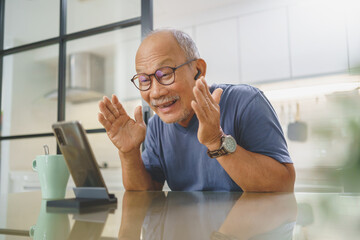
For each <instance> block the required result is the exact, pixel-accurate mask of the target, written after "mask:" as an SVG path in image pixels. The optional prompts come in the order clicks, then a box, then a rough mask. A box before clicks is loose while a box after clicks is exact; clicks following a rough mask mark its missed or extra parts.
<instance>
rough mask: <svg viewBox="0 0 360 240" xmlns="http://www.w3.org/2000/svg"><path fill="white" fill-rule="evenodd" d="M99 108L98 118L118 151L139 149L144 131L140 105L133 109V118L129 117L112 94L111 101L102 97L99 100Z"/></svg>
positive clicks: (125, 151)
mask: <svg viewBox="0 0 360 240" xmlns="http://www.w3.org/2000/svg"><path fill="white" fill-rule="evenodd" d="M99 108H100V113H99V114H98V120H99V122H100V123H101V124H102V125H103V126H104V128H105V130H106V133H107V135H108V136H109V138H110V140H111V141H112V143H113V144H114V145H115V146H116V147H117V148H118V149H119V151H121V152H122V153H127V152H130V151H132V150H134V149H139V148H140V144H141V143H142V142H143V141H144V139H145V133H146V125H145V123H144V120H143V118H142V111H141V106H138V107H137V108H136V109H135V114H134V117H135V120H134V119H132V118H130V117H129V115H128V114H127V113H126V111H125V109H124V108H123V106H122V105H121V103H120V102H119V100H118V98H117V97H116V96H115V95H112V99H111V101H110V99H109V98H107V97H104V98H103V100H102V101H100V102H99Z"/></svg>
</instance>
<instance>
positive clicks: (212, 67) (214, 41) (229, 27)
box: [195, 18, 240, 85]
mask: <svg viewBox="0 0 360 240" xmlns="http://www.w3.org/2000/svg"><path fill="white" fill-rule="evenodd" d="M236 29H237V20H236V18H233V19H229V20H222V21H218V22H214V23H208V24H204V25H198V26H196V28H195V36H196V39H195V41H196V43H197V46H198V48H199V52H200V56H201V57H202V58H203V59H205V61H206V63H207V70H206V76H207V77H206V80H207V82H208V84H209V85H211V84H212V83H232V84H237V83H240V80H239V58H238V35H237V32H236Z"/></svg>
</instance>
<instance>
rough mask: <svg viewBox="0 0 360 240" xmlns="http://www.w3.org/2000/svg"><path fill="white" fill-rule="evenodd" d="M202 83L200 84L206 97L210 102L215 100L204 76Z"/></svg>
mask: <svg viewBox="0 0 360 240" xmlns="http://www.w3.org/2000/svg"><path fill="white" fill-rule="evenodd" d="M199 82H200V84H199V87H200V89H201V91H202V92H203V94H204V96H205V98H206V99H207V100H208V101H209V102H213V101H212V100H213V99H212V97H211V93H210V88H209V86H208V85H207V83H206V81H205V78H204V77H201V79H200V81H199Z"/></svg>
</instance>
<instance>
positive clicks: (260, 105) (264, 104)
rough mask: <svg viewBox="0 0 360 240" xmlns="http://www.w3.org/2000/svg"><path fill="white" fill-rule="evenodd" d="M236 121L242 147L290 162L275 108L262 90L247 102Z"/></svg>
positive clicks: (283, 161) (280, 160)
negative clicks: (238, 124)
mask: <svg viewBox="0 0 360 240" xmlns="http://www.w3.org/2000/svg"><path fill="white" fill-rule="evenodd" d="M238 121H239V122H240V126H241V127H240V131H241V134H240V135H239V136H241V139H240V145H241V146H242V147H244V148H245V149H246V150H248V151H251V152H256V153H260V154H263V155H266V156H269V157H271V158H274V159H275V160H277V161H279V162H281V163H292V160H291V158H290V155H289V152H288V149H287V144H286V140H285V137H284V134H283V131H282V129H281V125H280V122H279V120H278V118H277V116H276V113H275V110H274V109H273V107H272V106H271V104H270V102H269V101H268V99H267V98H266V97H265V95H264V94H263V93H262V92H258V93H257V94H256V95H255V96H254V98H253V99H252V100H251V101H250V102H249V103H248V105H247V106H246V107H245V109H244V111H243V112H242V114H241V116H240V119H238Z"/></svg>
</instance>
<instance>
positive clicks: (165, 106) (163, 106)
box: [156, 99, 177, 109]
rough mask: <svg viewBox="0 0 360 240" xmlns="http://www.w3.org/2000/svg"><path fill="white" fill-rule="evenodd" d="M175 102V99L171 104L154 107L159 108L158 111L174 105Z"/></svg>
mask: <svg viewBox="0 0 360 240" xmlns="http://www.w3.org/2000/svg"><path fill="white" fill-rule="evenodd" d="M176 102H177V99H175V100H174V101H171V102H167V103H164V104H161V105H156V107H157V108H160V109H162V108H167V107H170V106H172V105H174V104H175V103H176Z"/></svg>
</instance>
